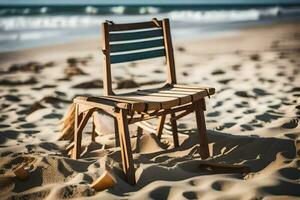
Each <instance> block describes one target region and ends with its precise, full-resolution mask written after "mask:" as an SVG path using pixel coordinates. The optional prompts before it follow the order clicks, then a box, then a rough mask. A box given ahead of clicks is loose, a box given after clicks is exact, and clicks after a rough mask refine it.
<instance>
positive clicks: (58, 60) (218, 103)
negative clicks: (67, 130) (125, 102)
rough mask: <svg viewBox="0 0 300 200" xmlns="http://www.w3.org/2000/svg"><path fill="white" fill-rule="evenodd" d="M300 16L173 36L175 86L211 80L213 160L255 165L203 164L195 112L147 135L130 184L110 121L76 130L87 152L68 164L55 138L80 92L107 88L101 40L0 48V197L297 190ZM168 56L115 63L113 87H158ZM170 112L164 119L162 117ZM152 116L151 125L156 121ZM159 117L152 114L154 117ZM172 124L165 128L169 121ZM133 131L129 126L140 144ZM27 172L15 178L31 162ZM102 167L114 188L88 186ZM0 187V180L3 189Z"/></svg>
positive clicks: (229, 195)
mask: <svg viewBox="0 0 300 200" xmlns="http://www.w3.org/2000/svg"><path fill="white" fill-rule="evenodd" d="M299 24H300V22H299V21H298V22H297V23H287V24H273V25H270V26H260V27H256V28H248V29H244V30H242V31H240V32H238V34H232V35H231V34H229V35H226V36H223V37H216V38H210V39H203V38H188V39H187V40H184V41H178V40H176V39H173V45H174V51H175V63H176V75H177V79H178V83H180V84H191V85H208V86H212V87H214V88H216V94H215V95H213V96H212V97H211V98H210V99H206V100H207V101H206V102H207V110H206V112H205V117H206V127H207V130H208V142H209V149H210V156H211V157H210V158H209V159H208V160H206V161H208V162H212V163H223V164H229V165H233V164H235V165H239V164H243V165H246V166H248V167H249V168H250V170H251V172H250V173H240V172H237V171H234V170H233V171H230V172H228V173H224V171H222V170H221V171H218V170H215V171H214V170H213V169H206V168H201V164H203V160H201V158H200V157H199V155H198V153H197V148H198V144H199V143H198V142H199V138H198V133H197V130H196V129H195V127H196V121H195V116H194V115H188V116H186V117H184V118H182V119H180V120H179V121H178V129H179V131H178V132H179V133H178V135H179V136H178V137H179V142H180V147H179V148H175V149H174V148H173V146H174V144H173V139H172V135H170V134H169V133H168V132H165V133H163V135H162V140H161V142H158V140H157V139H156V135H154V134H150V133H147V131H145V133H144V134H143V135H142V137H141V138H140V145H139V153H134V163H135V165H136V168H137V171H136V174H135V175H136V178H137V185H136V186H131V185H128V184H127V183H126V182H125V181H124V175H123V174H121V173H120V171H121V169H120V167H121V166H120V160H121V157H120V154H119V153H120V149H119V148H118V147H115V143H114V137H115V133H114V131H113V130H112V127H113V126H114V125H113V124H112V123H111V120H109V119H103V120H104V121H101V120H99V121H97V124H96V129H97V131H98V132H100V134H99V135H98V136H97V137H96V142H91V139H90V138H91V137H90V136H91V135H90V130H91V128H92V126H91V124H90V126H88V127H87V129H86V130H85V131H84V134H83V145H82V147H83V155H82V158H81V159H78V160H72V159H70V158H69V156H68V155H67V153H68V152H67V151H66V150H65V149H66V146H68V144H69V142H68V141H58V140H57V138H58V137H59V135H60V130H59V129H60V126H59V125H58V124H59V121H60V120H61V119H62V117H63V116H64V114H65V113H66V112H67V109H68V106H69V105H70V103H71V102H72V99H73V97H74V96H76V95H89V96H100V95H101V94H102V87H103V85H102V66H101V63H102V62H101V58H102V57H101V56H100V54H101V51H100V39H90V40H84V41H78V42H73V43H69V44H62V45H55V46H47V47H39V48H33V49H30V50H26V51H25V50H23V51H17V52H10V53H0V63H1V71H0V73H1V77H0V96H1V101H2V104H1V105H0V106H1V114H0V121H1V123H0V158H1V159H0V186H1V187H0V195H1V196H2V197H3V199H12V198H29V199H30V198H35V199H63V198H95V199H96V198H97V199H124V196H125V197H126V198H129V199H149V198H152V199H160V198H162V199H224V198H226V199H262V198H266V199H268V198H270V199H272V198H278V199H280V198H287V199H293V198H299V197H300V192H299V160H300V158H299V156H300V143H299V141H300V123H299V121H300V98H299V97H300V88H299V83H300V76H299V75H300V70H299V65H300V48H299V47H300V25H299ZM164 65H165V61H164V60H163V59H160V58H159V59H151V60H150V59H149V60H145V61H141V62H133V63H124V64H120V65H118V66H117V65H116V66H114V67H112V70H113V74H114V77H113V79H112V81H113V88H115V89H116V88H120V89H119V91H120V92H127V91H130V90H136V89H137V88H136V87H139V86H140V87H142V88H143V87H144V85H146V84H150V85H151V87H154V86H156V85H158V84H161V83H163V81H164V80H165V79H166V75H165V72H166V68H165V66H164ZM167 120H168V119H167ZM151 122H152V121H151ZM153 122H155V121H153ZM169 126H170V125H168V124H167V128H168V127H169ZM136 135H137V134H136V129H135V127H134V126H132V129H130V136H131V144H132V149H133V151H134V152H136V148H137V144H136V141H137V140H136ZM29 159H30V160H33V161H32V168H31V171H30V173H29V177H28V179H26V180H19V179H17V178H15V177H13V178H12V177H11V176H10V175H11V172H12V170H13V169H14V168H15V167H16V166H17V165H19V164H22V163H23V162H24V161H26V160H29ZM106 167H108V168H109V169H110V170H111V171H110V173H111V174H112V175H113V176H114V178H115V179H116V182H117V184H116V185H115V187H113V188H110V189H107V190H104V191H101V192H97V191H95V190H93V189H92V188H91V187H90V184H91V183H92V182H93V181H94V180H96V179H97V178H99V177H100V176H101V175H102V173H103V170H105V169H106ZM2 186H3V187H2Z"/></svg>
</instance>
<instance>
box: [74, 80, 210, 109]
mask: <svg viewBox="0 0 300 200" xmlns="http://www.w3.org/2000/svg"><path fill="white" fill-rule="evenodd" d="M214 93H215V89H214V88H211V87H201V86H187V85H177V84H174V85H167V86H164V87H161V88H154V89H146V90H137V91H135V92H130V93H125V94H120V95H110V96H102V97H85V98H84V100H85V101H91V102H99V103H100V102H101V103H106V102H107V104H108V103H110V104H111V103H113V104H112V105H114V106H116V107H119V108H126V109H130V110H132V111H137V112H147V111H153V110H160V109H169V108H172V107H174V106H179V105H184V104H187V103H191V102H194V101H197V100H199V99H201V98H204V97H206V96H210V95H213V94H214ZM79 98H80V97H79ZM77 99H78V98H77ZM81 100H83V99H82V97H81Z"/></svg>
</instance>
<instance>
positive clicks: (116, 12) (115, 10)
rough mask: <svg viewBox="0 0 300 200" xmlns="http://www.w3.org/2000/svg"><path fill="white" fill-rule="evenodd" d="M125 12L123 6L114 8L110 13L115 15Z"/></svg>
mask: <svg viewBox="0 0 300 200" xmlns="http://www.w3.org/2000/svg"><path fill="white" fill-rule="evenodd" d="M124 11H125V7H124V6H115V7H112V8H111V12H112V13H115V14H123V13H124Z"/></svg>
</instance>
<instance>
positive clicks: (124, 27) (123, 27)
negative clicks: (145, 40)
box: [109, 20, 162, 32]
mask: <svg viewBox="0 0 300 200" xmlns="http://www.w3.org/2000/svg"><path fill="white" fill-rule="evenodd" d="M157 23H158V25H159V26H162V21H161V20H157V22H154V21H149V22H137V23H129V24H110V25H109V31H110V32H114V31H130V30H137V29H147V28H156V27H157Z"/></svg>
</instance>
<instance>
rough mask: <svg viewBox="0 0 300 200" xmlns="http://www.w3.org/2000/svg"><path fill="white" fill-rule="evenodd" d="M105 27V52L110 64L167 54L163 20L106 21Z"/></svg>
mask: <svg viewBox="0 0 300 200" xmlns="http://www.w3.org/2000/svg"><path fill="white" fill-rule="evenodd" d="M104 29H106V30H104V34H105V40H106V44H105V46H104V51H106V52H104V53H105V55H106V59H109V62H110V64H115V63H123V62H130V61H136V60H143V59H149V58H155V57H161V56H165V54H166V51H165V44H164V33H163V29H162V21H158V20H155V21H149V22H142V23H131V24H113V23H105V24H104ZM108 57H109V58H108ZM107 61H108V60H107Z"/></svg>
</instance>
